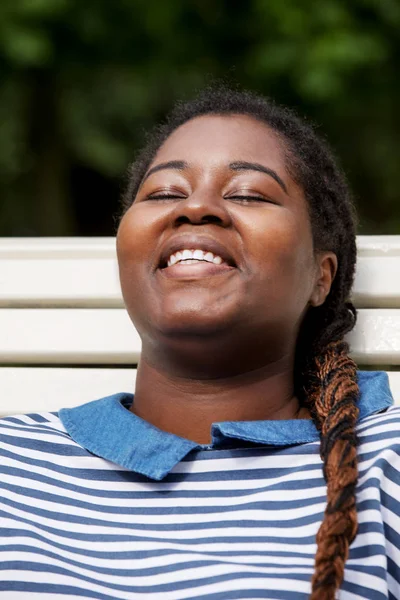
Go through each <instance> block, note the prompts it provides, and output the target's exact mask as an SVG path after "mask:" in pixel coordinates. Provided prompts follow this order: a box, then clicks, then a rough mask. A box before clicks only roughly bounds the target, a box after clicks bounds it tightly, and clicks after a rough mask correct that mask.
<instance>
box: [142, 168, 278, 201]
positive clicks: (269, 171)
mask: <svg viewBox="0 0 400 600" xmlns="http://www.w3.org/2000/svg"><path fill="white" fill-rule="evenodd" d="M188 166H189V165H188V163H187V162H186V161H184V160H170V161H168V162H164V163H160V164H158V165H155V166H154V167H152V168H151V169H149V170H148V171H147V173H146V175H145V176H144V177H143V181H145V180H146V179H147V178H148V177H150V175H152V174H153V173H157V171H162V170H163V169H173V170H175V171H183V170H184V169H187V168H188ZM229 168H230V169H231V170H232V171H258V172H259V173H265V174H266V175H269V176H270V177H272V179H275V181H276V182H277V183H278V184H279V185H280V186H281V188H282V189H283V191H284V192H286V193H287V187H286V185H285V183H284V182H283V180H282V179H281V178H280V177H279V175H278V173H277V172H276V171H274V170H273V169H270V168H269V167H265V166H264V165H260V163H253V162H247V161H237V162H233V163H230V164H229Z"/></svg>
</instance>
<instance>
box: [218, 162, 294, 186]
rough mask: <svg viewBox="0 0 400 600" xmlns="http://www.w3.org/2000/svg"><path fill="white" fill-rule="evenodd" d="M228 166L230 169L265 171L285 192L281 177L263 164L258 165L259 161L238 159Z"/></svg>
mask: <svg viewBox="0 0 400 600" xmlns="http://www.w3.org/2000/svg"><path fill="white" fill-rule="evenodd" d="M229 168H230V169H232V171H258V172H260V173H265V174H266V175H269V176H270V177H272V179H275V181H276V182H277V183H278V184H279V185H280V186H281V188H282V189H283V191H284V192H286V193H287V187H286V185H285V183H284V182H283V181H282V179H281V178H280V177H279V175H278V173H277V172H276V171H274V170H273V169H270V168H269V167H265V166H264V165H260V164H259V163H253V162H247V161H239V162H233V163H231V164H230V165H229Z"/></svg>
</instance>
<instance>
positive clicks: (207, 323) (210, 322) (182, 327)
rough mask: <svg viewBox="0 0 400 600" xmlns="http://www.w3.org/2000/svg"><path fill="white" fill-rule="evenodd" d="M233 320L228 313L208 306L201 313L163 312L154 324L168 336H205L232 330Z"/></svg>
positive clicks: (162, 333)
mask: <svg viewBox="0 0 400 600" xmlns="http://www.w3.org/2000/svg"><path fill="white" fill-rule="evenodd" d="M233 321H234V320H232V319H230V318H228V317H227V315H224V316H222V315H221V314H220V313H218V312H217V311H216V312H214V311H210V309H209V308H208V310H206V309H205V310H204V311H201V312H200V313H199V312H196V313H193V311H186V312H184V311H179V312H173V313H168V312H163V313H162V315H160V316H159V318H158V319H157V322H156V323H153V325H154V326H155V327H154V328H155V329H156V330H158V331H159V332H160V333H161V335H163V336H167V337H174V336H179V337H181V336H184V337H190V336H194V337H205V336H209V335H215V334H216V333H217V332H221V333H222V332H224V331H227V330H231V329H232V323H233Z"/></svg>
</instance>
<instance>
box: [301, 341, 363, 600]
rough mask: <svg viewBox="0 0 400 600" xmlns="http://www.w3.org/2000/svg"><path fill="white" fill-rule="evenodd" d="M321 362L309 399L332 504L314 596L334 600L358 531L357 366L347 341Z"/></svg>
mask: <svg viewBox="0 0 400 600" xmlns="http://www.w3.org/2000/svg"><path fill="white" fill-rule="evenodd" d="M315 363H316V365H315V367H316V368H315V371H314V374H315V377H316V378H318V380H319V381H318V385H317V386H315V389H314V391H313V392H311V394H310V396H309V402H310V404H311V405H312V406H313V413H314V415H315V418H316V420H317V422H318V424H319V426H320V428H321V448H320V454H321V458H322V460H323V463H324V467H323V471H324V476H325V479H326V483H327V505H326V509H325V515H324V519H323V521H322V524H321V526H320V529H319V531H318V534H317V553H316V557H315V570H314V575H313V578H312V594H311V600H333V598H334V597H335V591H336V590H337V589H338V588H339V586H340V584H341V582H342V580H343V574H344V565H345V562H346V560H347V557H348V553H349V546H350V544H351V542H352V541H353V539H354V537H355V535H356V532H357V510H356V503H355V487H356V483H357V475H358V469H357V435H356V432H355V425H356V421H357V416H358V408H357V405H356V400H357V396H358V386H357V381H356V371H357V368H356V364H355V363H354V361H353V360H352V359H351V358H349V356H348V346H347V344H346V343H345V342H343V341H339V342H333V343H331V344H330V345H329V346H328V347H327V348H326V352H325V354H324V355H323V356H318V357H317V359H316V361H315Z"/></svg>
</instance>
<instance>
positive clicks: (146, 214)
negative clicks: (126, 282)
mask: <svg viewBox="0 0 400 600" xmlns="http://www.w3.org/2000/svg"><path fill="white" fill-rule="evenodd" d="M161 221H162V215H161V216H160V211H158V212H157V213H156V211H151V210H148V209H147V208H146V206H145V205H144V204H143V205H142V204H133V205H132V206H131V208H130V209H129V210H128V211H127V213H126V214H125V215H124V217H123V218H122V220H121V223H120V225H119V228H118V233H117V255H118V262H119V265H120V269H121V268H124V267H126V266H128V265H133V264H136V263H139V262H142V260H143V257H146V258H147V259H148V257H149V256H151V254H152V253H153V252H155V249H156V242H157V240H158V239H159V236H160V232H161Z"/></svg>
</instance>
